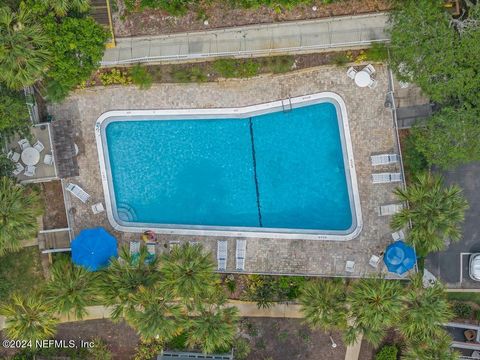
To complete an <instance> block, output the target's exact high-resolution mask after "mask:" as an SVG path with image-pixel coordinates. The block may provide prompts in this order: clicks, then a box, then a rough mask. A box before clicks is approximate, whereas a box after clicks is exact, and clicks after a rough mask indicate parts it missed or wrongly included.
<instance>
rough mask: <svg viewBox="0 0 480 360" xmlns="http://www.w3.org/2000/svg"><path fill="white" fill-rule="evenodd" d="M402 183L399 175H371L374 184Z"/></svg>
mask: <svg viewBox="0 0 480 360" xmlns="http://www.w3.org/2000/svg"><path fill="white" fill-rule="evenodd" d="M399 181H402V174H401V173H377V174H372V182H373V183H374V184H385V183H392V182H399Z"/></svg>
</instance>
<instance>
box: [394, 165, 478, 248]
mask: <svg viewBox="0 0 480 360" xmlns="http://www.w3.org/2000/svg"><path fill="white" fill-rule="evenodd" d="M395 195H396V196H397V198H398V199H399V200H401V201H408V203H409V208H405V209H403V210H402V211H401V212H399V213H397V214H395V215H394V217H393V219H392V223H391V226H392V228H393V229H394V230H400V229H401V228H404V227H405V226H407V225H409V224H410V223H411V224H412V229H411V231H410V232H409V233H408V235H407V239H406V240H407V242H408V243H409V244H411V245H413V246H414V247H415V248H416V250H417V253H418V254H419V255H420V256H426V255H427V254H428V253H429V252H431V251H438V250H442V249H443V248H444V247H445V241H446V240H449V239H450V240H452V241H457V240H459V239H460V237H461V229H460V224H461V223H462V222H463V220H464V218H465V210H467V209H468V203H467V201H466V200H465V198H464V196H463V195H462V190H461V188H460V187H459V186H457V185H452V186H449V187H444V186H443V180H442V178H441V177H440V176H437V175H432V174H430V173H427V174H421V175H419V176H417V178H416V181H415V182H414V183H413V184H412V185H410V186H408V187H407V189H406V190H403V189H400V188H398V189H396V190H395Z"/></svg>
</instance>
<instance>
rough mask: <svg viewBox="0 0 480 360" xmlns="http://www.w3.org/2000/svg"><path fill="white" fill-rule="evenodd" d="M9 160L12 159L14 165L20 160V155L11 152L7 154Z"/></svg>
mask: <svg viewBox="0 0 480 360" xmlns="http://www.w3.org/2000/svg"><path fill="white" fill-rule="evenodd" d="M7 159H10V160H12V161H13V162H14V163H16V162H18V160H20V154H19V153H17V152H16V151H13V150H10V151H9V152H8V154H7Z"/></svg>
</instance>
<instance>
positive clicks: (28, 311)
mask: <svg viewBox="0 0 480 360" xmlns="http://www.w3.org/2000/svg"><path fill="white" fill-rule="evenodd" d="M0 314H1V315H3V316H5V317H6V318H7V320H6V323H5V325H6V327H5V329H4V331H5V333H6V335H7V336H8V338H10V339H15V340H25V339H28V340H32V341H33V342H34V341H35V340H44V339H48V338H51V337H52V336H54V335H55V327H56V324H57V319H56V318H55V317H54V316H53V315H52V310H51V308H50V306H48V305H47V304H46V302H45V301H44V299H43V298H42V297H40V296H24V295H20V294H13V295H12V297H11V299H10V302H8V303H6V304H3V305H1V306H0Z"/></svg>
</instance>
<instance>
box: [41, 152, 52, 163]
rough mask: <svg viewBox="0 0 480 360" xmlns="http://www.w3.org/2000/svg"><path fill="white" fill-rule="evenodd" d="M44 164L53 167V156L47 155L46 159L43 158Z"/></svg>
mask: <svg viewBox="0 0 480 360" xmlns="http://www.w3.org/2000/svg"><path fill="white" fill-rule="evenodd" d="M43 163H44V164H45V165H53V155H52V154H45V157H44V158H43Z"/></svg>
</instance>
